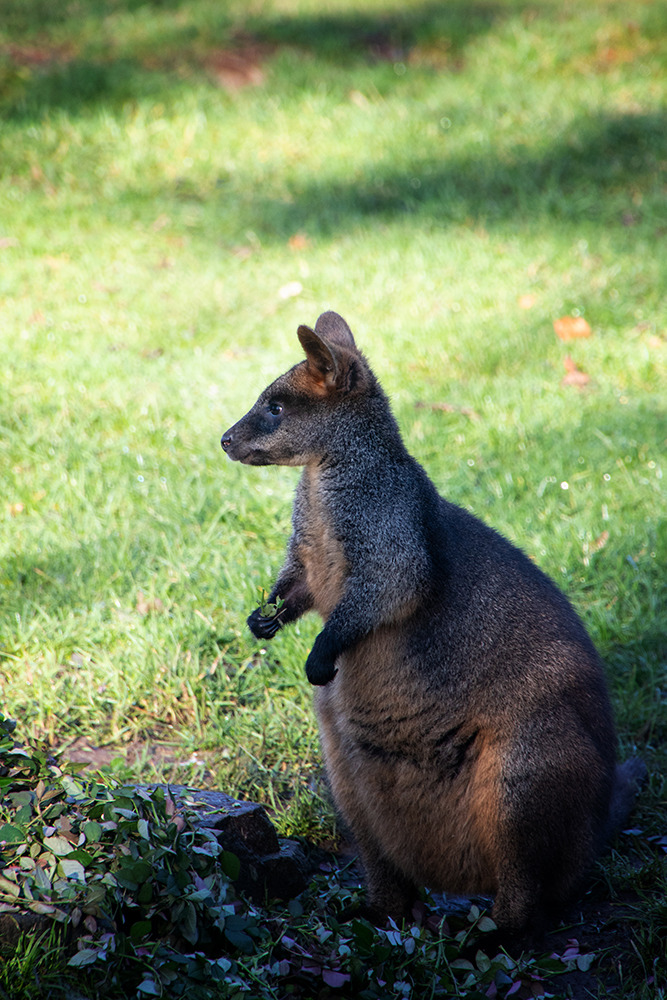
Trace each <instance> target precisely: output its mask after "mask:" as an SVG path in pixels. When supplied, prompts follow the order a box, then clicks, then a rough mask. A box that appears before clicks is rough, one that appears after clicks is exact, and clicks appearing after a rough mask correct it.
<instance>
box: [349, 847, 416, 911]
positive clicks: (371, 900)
mask: <svg viewBox="0 0 667 1000" xmlns="http://www.w3.org/2000/svg"><path fill="white" fill-rule="evenodd" d="M362 858H363V863H364V869H365V873H366V884H367V886H368V904H367V905H368V908H369V909H370V911H371V912H372V913H374V914H375V915H376V921H377V920H380V921H381V923H380V924H378V925H377V926H383V925H384V923H386V920H387V917H392V918H393V919H394V920H395V921H396V922H397V924H398V925H399V927H400V924H401V921H402V920H409V919H410V917H411V915H412V907H413V906H414V904H415V901H416V900H417V899H418V898H419V890H418V888H417V886H416V884H415V883H414V882H413V881H412V879H410V878H408V877H407V876H406V875H404V874H403V872H401V871H399V870H398V868H396V867H395V865H393V864H392V862H391V861H389V859H388V858H384V857H382V856H374V857H369V856H368V855H367V852H362Z"/></svg>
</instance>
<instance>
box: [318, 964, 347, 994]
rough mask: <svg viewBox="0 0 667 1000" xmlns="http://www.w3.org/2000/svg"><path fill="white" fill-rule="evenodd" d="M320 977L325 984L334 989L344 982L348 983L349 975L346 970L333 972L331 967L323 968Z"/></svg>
mask: <svg viewBox="0 0 667 1000" xmlns="http://www.w3.org/2000/svg"><path fill="white" fill-rule="evenodd" d="M322 979H323V980H324V982H325V983H326V984H327V986H330V987H331V988H332V989H334V990H335V989H339V988H340V987H341V986H344V985H345V983H349V981H350V976H349V974H348V973H347V972H334V971H333V969H325V970H324V972H323V973H322Z"/></svg>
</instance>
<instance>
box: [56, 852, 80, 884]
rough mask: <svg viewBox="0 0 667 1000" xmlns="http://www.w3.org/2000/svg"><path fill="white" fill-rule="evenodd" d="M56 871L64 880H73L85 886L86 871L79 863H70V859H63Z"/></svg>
mask: <svg viewBox="0 0 667 1000" xmlns="http://www.w3.org/2000/svg"><path fill="white" fill-rule="evenodd" d="M58 871H60V872H62V874H63V876H64V877H65V878H69V879H73V880H74V881H75V882H81V883H83V884H84V885H85V882H86V870H85V868H84V867H83V865H82V864H81V862H80V861H72V859H71V858H63V859H62V861H61V862H60V863H59V864H58Z"/></svg>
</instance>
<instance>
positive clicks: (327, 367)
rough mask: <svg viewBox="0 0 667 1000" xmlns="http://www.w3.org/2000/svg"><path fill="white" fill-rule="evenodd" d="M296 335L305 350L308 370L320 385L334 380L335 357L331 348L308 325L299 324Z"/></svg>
mask: <svg viewBox="0 0 667 1000" xmlns="http://www.w3.org/2000/svg"><path fill="white" fill-rule="evenodd" d="M297 336H298V338H299V340H300V341H301V346H302V347H303V349H304V351H305V352H306V361H307V363H308V371H309V372H310V374H311V375H312V377H313V379H314V380H315V382H316V383H317V384H318V385H320V386H327V387H329V386H333V385H334V384H335V382H336V357H335V355H334V352H333V350H332V349H331V348H330V347H329V346H328V345H327V344H326V343H325V342H324V341H323V340H322V338H321V337H318V335H317V334H316V333H315V331H314V330H311V328H310V327H309V326H300V327H299V329H298V330H297Z"/></svg>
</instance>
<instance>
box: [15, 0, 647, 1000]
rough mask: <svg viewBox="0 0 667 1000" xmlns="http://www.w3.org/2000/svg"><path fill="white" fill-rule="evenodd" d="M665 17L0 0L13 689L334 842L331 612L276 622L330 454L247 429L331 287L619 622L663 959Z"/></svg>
mask: <svg viewBox="0 0 667 1000" xmlns="http://www.w3.org/2000/svg"><path fill="white" fill-rule="evenodd" d="M666 33H667V6H666V5H665V4H664V3H663V2H660V0H654V2H652V3H637V2H633V3H623V2H609V3H592V2H583V3H576V4H569V3H564V4H558V5H554V4H551V3H547V2H546V0H544V2H532V3H523V2H518V0H516V2H515V0H498V2H494V3H491V2H489V3H476V4H468V3H466V4H463V3H457V2H454V0H451V2H448V3H443V4H432V3H425V2H417V0H408V2H402V3H400V4H399V3H392V2H391V0H385V2H382V3H381V2H379V0H363V2H358V3H354V4H353V3H350V2H347V0H335V2H334V0H331V2H328V3H326V4H322V3H315V2H314V0H312V2H311V0H308V2H307V0H303V2H300V3H299V2H297V0H283V2H281V3H277V2H268V0H267V2H258V3H254V4H252V5H248V4H245V3H241V2H238V3H235V2H233V0H230V2H228V3H227V4H225V5H220V4H215V3H213V2H211V0H192V2H189V3H186V2H179V0H164V2H162V3H159V4H158V3H141V2H136V0H79V2H77V3H74V4H71V5H69V6H65V5H60V4H59V5H55V4H46V3H43V2H41V0H5V3H4V4H3V6H2V12H1V18H0V121H1V123H0V205H2V210H1V211H0V333H1V338H0V374H1V377H2V382H3V392H2V397H1V398H0V427H1V433H0V481H1V483H2V490H1V492H2V498H1V500H0V552H1V557H0V709H1V710H2V711H3V712H4V714H5V715H6V716H8V717H11V718H14V719H17V720H18V722H19V731H20V733H21V739H22V740H27V741H31V742H33V743H37V742H39V741H46V742H47V743H48V745H49V746H50V747H51V748H58V749H62V750H63V751H64V753H65V755H67V753H70V754H71V755H72V756H74V757H77V758H79V759H80V758H81V757H83V758H88V759H91V758H92V759H93V761H94V762H97V764H98V765H99V766H101V767H102V771H103V774H104V775H105V776H106V779H108V780H115V781H116V782H117V783H118V787H123V786H124V785H126V784H127V783H129V782H133V781H138V780H141V781H165V780H172V781H178V782H179V783H187V782H191V783H194V784H210V785H212V786H215V787H221V788H224V789H225V790H227V791H229V792H231V793H235V794H239V795H242V796H247V797H252V798H255V799H259V800H261V801H264V802H266V803H267V805H268V806H269V807H270V808H271V809H272V811H273V816H274V819H275V821H276V823H277V825H278V827H279V830H280V832H281V833H283V834H299V835H302V836H306V837H308V838H310V839H311V840H313V841H315V842H317V843H319V844H324V845H325V846H328V847H332V846H334V845H335V843H336V839H337V837H338V831H337V829H336V823H335V818H334V816H333V814H332V810H331V806H330V804H329V801H328V798H327V794H326V790H325V788H324V785H323V782H322V776H321V769H320V757H319V750H318V743H317V734H316V727H315V723H314V719H313V715H312V710H311V703H310V702H311V699H310V691H309V690H308V685H307V683H306V681H305V678H304V676H303V662H304V660H305V657H306V655H307V651H308V649H309V647H310V644H311V643H312V640H313V638H314V636H315V634H316V631H317V623H316V622H315V621H314V620H312V621H311V620H307V621H304V622H302V623H300V624H299V626H297V627H296V628H293V629H290V630H287V631H286V632H285V633H283V634H282V635H280V636H279V637H278V638H276V639H275V640H274V641H273V643H272V644H271V645H270V646H267V647H266V649H265V648H263V647H260V646H259V645H258V644H256V643H254V642H252V641H251V637H250V635H249V634H248V633H247V632H246V631H245V630H244V627H243V622H244V619H245V616H246V614H247V613H248V611H249V610H250V609H251V608H252V607H253V606H254V604H255V603H256V602H257V601H258V599H259V597H260V595H261V588H262V587H266V586H267V585H268V584H269V582H270V580H271V578H272V576H273V574H274V573H275V570H276V569H277V567H278V566H279V564H280V559H281V555H282V551H283V546H284V542H285V538H286V535H287V533H288V531H289V516H290V506H291V497H292V493H293V487H294V482H295V476H294V473H293V471H290V470H278V469H257V470H250V469H239V468H236V467H234V466H231V464H229V463H226V462H225V461H224V456H222V453H221V451H220V449H219V445H218V441H219V436H220V432H221V431H222V430H224V429H225V428H226V427H227V426H229V425H230V424H231V423H232V422H233V421H234V420H235V419H237V418H238V416H239V415H240V414H242V413H243V412H245V410H246V409H247V408H248V406H249V405H250V403H251V402H252V401H253V400H254V398H255V397H256V395H257V393H258V391H259V390H260V389H261V388H263V386H264V385H265V384H266V382H268V381H269V379H270V378H272V377H274V376H275V375H276V374H277V373H279V372H281V371H283V370H285V368H286V367H287V366H288V365H290V364H292V363H294V361H296V360H298V357H299V351H298V344H297V342H296V338H295V335H294V331H295V329H296V326H297V325H298V323H300V322H304V321H305V322H311V323H312V322H313V321H314V320H315V318H316V317H317V315H318V314H319V312H321V311H322V310H323V309H325V308H334V309H336V310H337V311H339V312H341V313H342V314H343V315H344V316H345V317H346V318H347V319H348V321H349V322H350V324H351V326H352V328H353V330H354V331H355V333H356V334H357V337H358V341H359V343H360V345H361V346H362V348H363V349H364V350H365V351H366V352H367V354H368V356H369V358H370V359H371V361H372V363H373V365H374V368H375V370H376V372H377V374H378V375H379V376H380V378H381V380H382V382H383V384H384V385H385V387H386V388H387V390H388V391H389V392H390V394H391V396H392V399H393V402H394V406H395V410H396V414H397V417H398V419H399V421H400V424H401V427H402V429H403V431H404V434H405V437H406V440H407V442H408V445H409V447H410V449H411V450H412V451H413V453H414V454H416V455H417V457H418V458H419V459H420V461H422V463H423V464H424V465H425V467H426V469H427V470H428V472H429V474H430V475H431V476H432V478H433V479H434V481H435V482H436V483H437V485H438V486H439V488H440V489H441V490H442V491H443V492H444V493H446V495H447V496H448V497H449V498H450V499H452V500H454V501H455V502H458V503H460V504H462V505H464V506H467V507H469V508H470V509H472V510H474V512H475V513H477V514H479V515H480V516H482V517H483V518H484V519H485V520H487V521H488V522H489V523H491V524H493V525H494V526H495V527H497V528H499V529H500V530H501V531H502V532H503V533H505V534H506V535H507V536H508V537H509V538H511V539H512V540H513V541H516V542H517V543H518V544H520V545H521V546H522V547H523V548H524V550H526V551H527V552H528V553H529V554H530V555H531V556H533V557H534V558H535V559H536V561H537V562H538V563H539V564H540V565H541V566H542V567H543V568H544V569H546V570H547V571H548V572H549V573H550V574H551V575H552V576H553V577H554V578H556V580H557V581H559V582H560V583H561V584H562V586H563V588H564V590H565V591H566V592H567V593H568V595H569V596H570V597H571V598H572V599H573V600H574V602H575V604H576V605H577V607H578V608H579V610H580V612H581V614H582V616H583V618H584V620H585V622H586V624H587V626H588V628H589V629H590V632H591V634H592V636H593V638H594V640H595V642H596V644H597V646H598V648H599V649H600V651H601V653H602V655H603V657H604V658H605V661H606V663H607V665H608V670H609V678H610V684H611V688H612V693H613V697H614V702H615V707H616V714H617V720H618V728H619V734H620V739H621V752H622V755H624V756H625V755H627V754H629V753H631V752H639V753H640V754H641V755H642V756H643V757H644V759H645V760H646V762H647V765H648V767H649V771H650V780H649V785H648V787H647V789H646V790H645V792H644V793H643V794H642V797H641V801H640V804H639V809H638V812H637V815H636V816H635V819H634V820H633V822H634V824H635V825H634V827H633V829H635V830H637V831H640V832H638V833H636V834H628V835H626V836H624V837H622V838H621V841H620V842H619V844H618V845H616V852H615V853H613V854H612V855H611V856H610V857H609V858H607V859H606V860H605V862H604V863H603V864H602V866H601V867H600V869H599V871H598V873H597V876H596V879H597V881H596V882H595V884H594V887H593V890H592V892H593V893H594V894H596V893H597V894H602V896H604V895H605V894H606V897H607V898H608V899H611V900H616V901H622V902H625V903H626V904H627V905H630V906H634V907H635V908H636V909H635V910H634V911H633V913H634V919H633V931H632V933H629V934H628V935H626V937H627V938H628V940H627V941H626V944H627V948H626V950H625V952H624V954H623V957H622V959H621V958H618V955H616V957H614V956H608V958H606V959H605V962H607V965H609V967H610V968H611V967H612V966H613V968H614V970H615V972H614V975H615V980H614V983H612V985H610V986H609V987H608V988H609V989H610V990H611V989H616V990H622V991H624V992H625V993H627V994H628V995H630V994H633V993H634V994H636V995H637V996H642V995H646V996H649V995H654V994H659V993H660V991H664V981H665V980H664V977H665V975H667V969H666V968H665V964H664V963H665V959H664V954H665V938H666V935H667V920H666V917H665V912H664V901H663V899H664V897H661V895H660V893H661V892H662V891H663V889H664V863H663V860H662V857H661V853H662V848H661V844H660V840H659V839H655V838H660V837H662V836H664V835H665V833H666V832H667V831H665V824H664V802H665V774H666V773H667V769H666V762H665V751H664V741H665V736H666V735H667V709H666V701H665V690H666V688H667V682H666V679H665V671H666V666H667V640H666V638H665V636H666V635H667V610H666V608H667V605H666V602H665V589H666V584H665V564H666V562H667V528H666V526H665V520H664V512H665V499H666V489H665V479H664V478H663V475H664V473H665V465H666V459H665V451H666V446H667V418H666V417H665V398H666V395H667V375H666V368H665V361H666V356H667V333H666V331H667V300H666V299H665V291H664V290H665V287H666V280H665V279H666V277H667V274H666V270H667V264H666V261H667V253H665V249H666V239H667V208H666V207H665V206H666V202H665V185H666V182H667V175H666V172H667V127H666V126H667V120H666V117H665V110H664V109H665V86H666V85H665V78H666V77H665V68H666V64H667V38H666ZM558 320H565V322H564V323H561V324H557V326H556V328H555V327H554V322H555V321H558ZM557 330H558V331H559V333H557ZM100 794H101V793H100ZM7 821H9V820H7ZM651 838H654V839H651ZM596 898H598V896H596ZM54 905H55V904H54ZM602 923H604V921H602ZM572 936H573V937H576V932H575V931H572ZM26 947H28V949H29V946H28V945H26ZM614 947H616V944H615V945H614ZM281 960H282V959H281ZM619 963H620V965H619ZM25 967H26V968H27V967H28V966H25ZM595 968H597V966H596V967H595ZM594 971H595V970H594ZM72 974H73V973H72ZM599 983H600V986H599V988H600V990H605V989H607V986H606V985H605V983H606V980H604V979H603V977H601V978H600V979H599ZM614 984H615V985H614ZM49 988H50V989H52V990H57V989H58V988H59V986H58V984H53V985H52V986H50V987H49ZM348 988H351V987H348ZM508 988H509V987H508ZM591 988H592V987H591ZM596 988H597V987H596ZM332 989H333V987H332ZM485 989H486V987H485ZM52 995H54V996H55V995H57V994H56V993H53V994H52ZM277 995H279V994H277ZM305 995H307V994H305Z"/></svg>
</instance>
